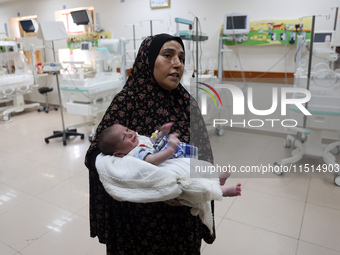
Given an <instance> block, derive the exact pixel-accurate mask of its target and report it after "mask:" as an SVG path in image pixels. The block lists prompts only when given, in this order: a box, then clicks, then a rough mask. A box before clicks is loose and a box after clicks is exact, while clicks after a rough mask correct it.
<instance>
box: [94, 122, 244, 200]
mask: <svg viewBox="0 0 340 255" xmlns="http://www.w3.org/2000/svg"><path fill="white" fill-rule="evenodd" d="M172 125H173V123H166V124H164V125H163V126H162V127H161V128H160V130H159V132H158V133H157V132H156V133H157V135H155V136H152V137H147V136H142V135H139V134H137V133H136V132H135V131H133V130H130V129H129V128H127V127H124V126H122V125H120V124H114V125H112V126H110V127H108V128H106V129H105V130H103V132H102V133H101V134H100V135H99V138H98V147H99V149H100V150H101V152H102V153H103V154H105V155H113V156H115V157H124V156H126V155H130V156H134V157H137V158H139V159H142V160H144V161H146V162H148V163H151V164H153V165H156V166H158V165H159V164H161V163H163V162H164V161H166V160H168V159H171V158H183V157H184V158H196V159H197V151H198V150H197V147H195V146H192V145H190V144H187V143H183V142H180V140H179V139H178V134H176V133H171V134H169V132H170V129H171V127H172ZM229 176H230V172H223V173H221V174H220V176H219V181H220V185H221V186H223V185H224V184H225V182H226V180H227V178H228V177H229ZM221 190H222V193H223V196H224V197H231V196H240V195H241V184H240V183H239V184H237V185H236V186H232V187H221Z"/></svg>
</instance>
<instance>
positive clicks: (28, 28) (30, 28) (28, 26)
mask: <svg viewBox="0 0 340 255" xmlns="http://www.w3.org/2000/svg"><path fill="white" fill-rule="evenodd" d="M19 22H20V25H21V27H22V30H24V31H25V32H26V33H32V32H34V31H35V26H34V24H33V21H32V20H31V19H28V20H20V21H19Z"/></svg>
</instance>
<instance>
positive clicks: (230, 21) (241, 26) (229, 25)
mask: <svg viewBox="0 0 340 255" xmlns="http://www.w3.org/2000/svg"><path fill="white" fill-rule="evenodd" d="M223 33H224V34H248V33H249V17H248V15H247V14H245V13H235V14H234V13H232V14H227V15H225V18H224V26H223Z"/></svg>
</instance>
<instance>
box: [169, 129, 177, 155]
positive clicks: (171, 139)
mask: <svg viewBox="0 0 340 255" xmlns="http://www.w3.org/2000/svg"><path fill="white" fill-rule="evenodd" d="M178 136H179V135H178V134H177V133H172V134H170V135H169V138H168V140H169V147H170V148H172V149H173V150H174V151H176V150H177V145H179V144H180V140H179V139H178Z"/></svg>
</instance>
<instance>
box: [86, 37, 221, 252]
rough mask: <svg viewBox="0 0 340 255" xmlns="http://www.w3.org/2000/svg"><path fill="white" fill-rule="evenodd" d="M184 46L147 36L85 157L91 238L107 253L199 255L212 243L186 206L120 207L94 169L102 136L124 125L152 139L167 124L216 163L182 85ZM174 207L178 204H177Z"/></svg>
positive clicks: (176, 39) (201, 156)
mask: <svg viewBox="0 0 340 255" xmlns="http://www.w3.org/2000/svg"><path fill="white" fill-rule="evenodd" d="M184 59H185V52H184V45H183V42H182V40H181V39H180V38H179V37H173V36H170V35H167V34H160V35H156V36H150V37H147V38H146V39H145V40H144V41H143V42H142V44H141V46H140V49H139V52H138V55H137V58H136V60H135V63H134V65H133V68H132V71H131V74H130V76H129V78H128V80H127V82H126V84H125V86H124V88H123V89H122V91H121V92H120V93H118V94H117V95H116V96H115V98H114V99H113V101H112V103H111V105H110V106H109V107H108V109H107V111H106V113H105V115H104V117H103V119H102V121H101V123H100V124H99V125H98V128H97V131H96V136H95V137H94V140H93V142H92V144H91V146H90V148H89V150H88V152H87V154H86V159H85V164H86V166H87V167H88V168H89V176H90V228H91V236H92V237H95V236H98V239H99V241H100V242H101V243H105V244H106V247H107V254H110V255H111V254H129V255H130V254H138V255H141V254H175V255H180V254H188V255H193V254H200V247H201V239H202V238H203V239H204V240H205V241H206V242H207V243H212V242H213V241H214V239H215V231H214V233H213V234H212V235H211V234H210V231H209V230H208V228H207V227H206V226H205V225H203V224H202V222H201V220H200V219H199V217H194V216H192V215H191V214H190V208H189V207H186V206H170V205H169V203H170V202H159V203H145V204H138V203H130V202H118V201H116V200H114V199H113V198H112V197H110V196H109V195H108V194H107V193H106V192H105V190H104V188H103V186H102V184H101V183H100V181H99V178H98V173H97V171H96V169H95V166H94V165H95V158H96V156H97V155H98V154H99V153H100V152H99V150H98V148H97V139H98V135H99V134H100V133H101V131H102V130H104V129H105V128H107V127H109V126H111V125H113V124H115V123H119V124H121V125H123V126H126V127H128V128H130V129H132V130H136V131H137V132H138V133H139V134H141V135H150V134H151V133H152V132H154V130H156V129H158V128H160V127H161V126H162V125H163V124H164V123H168V122H174V125H173V127H172V132H176V133H178V134H179V139H180V140H182V141H183V142H186V143H190V144H192V145H194V146H197V147H198V151H199V159H202V160H206V161H210V162H212V161H213V157H212V151H211V148H210V142H209V138H208V134H207V130H206V127H205V124H204V121H203V118H202V116H201V114H200V111H199V108H198V106H197V103H196V101H195V100H194V99H193V98H192V97H191V96H190V95H189V93H188V92H187V91H186V90H185V89H184V88H183V86H182V85H181V84H180V80H181V78H182V76H183V72H184ZM173 205H176V203H174V204H173Z"/></svg>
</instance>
